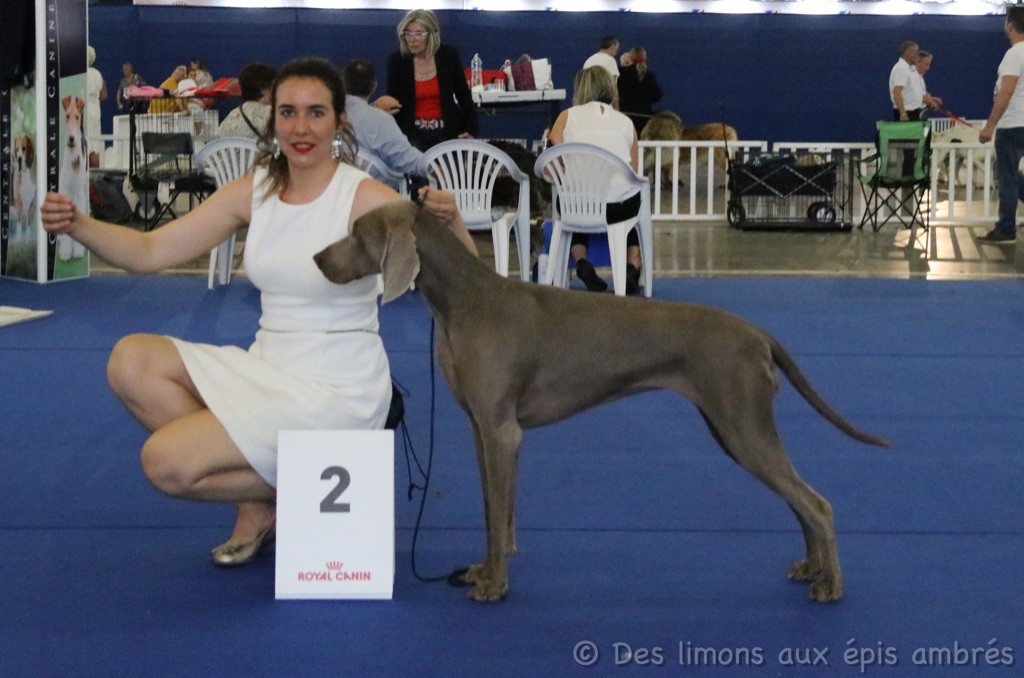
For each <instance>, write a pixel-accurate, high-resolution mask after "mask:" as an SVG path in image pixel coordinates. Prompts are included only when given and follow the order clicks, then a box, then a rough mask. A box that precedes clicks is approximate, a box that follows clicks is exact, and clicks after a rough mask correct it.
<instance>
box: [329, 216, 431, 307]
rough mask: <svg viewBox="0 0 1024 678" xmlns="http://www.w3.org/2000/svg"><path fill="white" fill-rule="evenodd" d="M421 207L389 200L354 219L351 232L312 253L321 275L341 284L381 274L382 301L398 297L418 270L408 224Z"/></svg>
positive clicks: (418, 261)
mask: <svg viewBox="0 0 1024 678" xmlns="http://www.w3.org/2000/svg"><path fill="white" fill-rule="evenodd" d="M420 214H421V210H420V208H419V207H418V206H417V205H416V203H414V202H412V201H407V202H391V203H388V204H386V205H382V206H380V207H378V208H377V209H375V210H373V211H371V212H367V213H366V214H364V215H363V216H361V217H359V218H358V219H356V222H355V223H354V224H353V225H352V232H351V233H349V234H348V235H347V236H345V237H344V238H342V239H341V240H339V241H338V242H336V243H334V244H333V245H329V246H327V247H326V248H324V249H323V250H321V251H320V252H318V253H316V254H315V255H313V260H314V261H315V262H316V265H317V266H318V267H319V268H320V270H321V271H322V272H323V274H324V276H325V277H326V278H327V279H328V280H330V281H331V282H333V283H338V284H339V285H340V284H344V283H347V282H351V281H353V280H358V279H359V278H363V277H365V276H368V275H374V274H376V273H380V274H382V275H383V276H384V295H383V297H382V301H383V303H385V304H386V303H388V302H389V301H391V300H392V299H396V298H397V297H399V296H401V295H402V294H403V293H404V292H405V291H406V290H408V289H409V287H410V285H412V282H413V281H414V280H415V279H416V276H417V275H418V274H419V271H420V258H419V255H418V254H417V253H416V236H414V235H413V233H412V225H413V223H414V222H415V221H416V219H417V218H418V217H419V216H420Z"/></svg>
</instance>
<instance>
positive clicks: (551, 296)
mask: <svg viewBox="0 0 1024 678" xmlns="http://www.w3.org/2000/svg"><path fill="white" fill-rule="evenodd" d="M315 260H316V263H317V265H318V266H319V267H320V269H321V270H322V271H323V273H324V275H326V276H327V278H328V279H330V280H332V281H333V282H336V283H345V282H349V281H351V280H355V279H358V278H361V277H363V276H367V275H373V274H376V273H383V277H384V296H383V301H384V303H387V302H388V301H390V300H392V299H394V298H395V297H398V296H399V295H401V294H402V293H404V292H405V291H406V290H408V289H409V287H410V285H411V284H412V283H413V282H414V281H415V283H416V289H417V290H419V291H420V292H421V293H422V294H423V297H424V299H425V300H426V302H427V304H428V305H429V306H430V310H431V311H432V312H433V314H434V317H435V318H436V320H437V326H436V338H437V360H438V362H439V363H440V365H441V369H442V371H443V372H444V376H445V378H446V380H447V381H448V386H449V387H450V388H451V391H452V394H453V395H454V397H455V400H456V401H457V402H458V403H459V405H460V406H461V407H462V409H464V410H465V411H466V414H468V415H469V421H470V424H471V425H472V428H473V434H474V437H475V439H476V451H477V460H478V461H479V464H480V475H481V479H482V481H483V493H484V512H485V519H486V522H487V555H486V558H485V559H484V562H483V563H480V564H478V565H473V566H471V567H470V568H469V569H468V570H467V572H466V574H465V575H464V578H465V580H466V581H467V583H470V584H472V585H473V588H472V589H471V590H470V592H469V596H470V597H471V598H473V599H475V600H481V601H485V600H498V599H500V598H502V597H504V596H505V594H506V593H507V591H508V557H509V554H510V553H511V552H513V551H514V550H515V528H514V522H513V512H514V504H515V487H516V478H515V474H516V461H517V459H518V456H519V446H520V442H521V441H522V437H523V429H524V428H532V427H535V426H542V425H545V424H550V423H553V422H556V421H559V420H561V419H564V418H566V417H568V416H570V415H572V414H575V413H577V412H580V411H582V410H585V409H587V408H589V407H593V406H595V405H598V404H601V403H605V402H609V401H611V400H615V399H617V398H621V397H622V396H626V395H629V394H632V393H639V392H641V391H647V390H651V389H668V390H670V391H674V392H676V393H678V394H679V395H681V396H683V397H685V398H688V399H689V400H691V401H693V403H694V404H696V406H697V408H698V409H699V410H700V412H701V414H702V415H703V416H704V420H705V421H706V422H707V425H708V427H709V428H710V429H711V434H712V435H713V436H714V438H715V440H717V441H718V443H719V444H720V445H721V446H722V448H723V449H724V450H725V452H726V454H728V455H729V456H730V457H732V458H733V459H734V460H735V461H736V462H738V463H739V464H740V465H741V466H742V467H743V468H745V469H747V470H748V471H749V472H750V473H752V474H753V475H754V476H755V477H756V478H758V479H759V480H760V481H761V482H763V483H764V484H765V485H767V486H768V487H769V488H770V489H771V490H773V491H774V492H775V493H777V494H779V495H780V496H781V497H782V498H783V499H785V500H786V502H787V503H788V504H789V506H790V508H791V509H792V510H793V512H794V513H795V514H796V517H797V520H798V521H799V522H800V527H801V528H802V529H803V535H804V541H805V542H806V546H807V557H806V558H805V559H802V560H799V561H797V562H796V563H794V565H793V566H792V568H791V569H790V571H789V577H790V578H791V579H794V580H798V581H806V582H810V583H811V586H810V589H811V591H810V595H811V597H812V598H813V599H814V600H817V601H821V602H825V601H831V600H838V599H839V598H840V597H841V596H842V593H843V579H842V573H841V571H840V568H839V555H838V552H837V550H836V535H835V528H834V526H833V522H832V507H831V506H830V505H829V503H828V501H826V500H825V499H824V498H823V497H821V496H820V495H819V494H818V493H816V492H815V491H814V490H813V489H812V488H811V487H810V486H809V485H808V484H807V483H805V482H804V481H803V480H802V479H801V478H800V476H798V475H797V473H796V471H795V470H794V469H793V466H792V464H791V463H790V460H789V457H788V456H787V455H786V452H785V450H784V449H783V447H782V443H781V441H780V440H779V436H778V433H777V431H776V428H775V420H774V416H773V414H772V400H773V397H774V395H775V393H776V391H778V389H779V380H778V376H777V374H776V372H775V369H774V368H775V367H778V368H779V369H780V370H781V371H782V373H783V374H785V375H786V377H787V378H788V379H789V381H790V382H791V383H792V384H793V386H794V387H795V388H796V390H797V392H798V393H800V395H801V396H803V398H804V399H805V400H806V401H807V402H808V403H810V405H811V407H813V408H814V409H815V410H817V412H818V413H819V414H821V416H823V417H824V418H825V419H827V420H828V421H830V422H832V424H834V425H835V426H836V427H837V428H838V429H839V430H840V431H842V432H843V433H845V434H847V435H848V436H850V437H852V438H854V439H856V440H859V441H861V442H864V443H869V444H871V445H878V446H880V447H886V446H888V443H887V442H886V441H885V440H882V439H880V438H876V437H874V436H871V435H868V434H866V433H864V432H862V431H859V430H858V429H856V428H855V427H854V426H853V425H852V424H850V423H849V422H847V421H846V420H845V419H844V418H843V417H842V416H840V415H839V414H837V413H836V412H835V411H834V410H833V409H832V408H831V407H829V405H828V404H827V403H826V402H825V401H824V400H823V399H822V398H821V396H820V395H818V393H817V392H815V390H814V389H813V387H812V386H811V385H810V383H809V382H808V381H807V379H806V378H805V377H804V375H803V374H802V373H801V372H800V370H799V368H798V367H797V365H796V363H795V362H794V361H793V359H792V358H791V357H790V356H789V354H788V353H786V352H785V351H784V350H783V349H782V347H781V346H780V345H779V344H778V343H777V342H776V341H775V340H774V339H773V338H772V337H770V336H768V335H767V334H766V333H765V332H763V331H762V330H760V329H758V328H756V327H754V326H752V325H750V324H749V323H747V322H745V321H743V320H741V319H740V318H738V317H736V316H734V315H731V314H729V313H726V312H724V311H720V310H716V309H713V308H707V307H704V306H697V305H694V304H684V303H676V302H666V301H653V300H647V299H627V298H624V297H616V296H614V295H610V294H607V295H605V294H584V293H581V292H570V291H567V290H562V289H556V288H553V287H549V286H545V285H535V284H530V283H524V282H519V281H513V280H508V279H506V278H503V277H501V276H499V275H498V274H496V273H494V272H493V271H491V270H490V269H489V268H488V267H487V266H486V265H485V264H484V263H483V262H481V261H480V260H479V259H478V258H476V257H475V256H473V254H472V253H471V252H470V251H469V250H467V249H466V247H465V246H464V245H463V244H462V243H460V242H459V240H458V239H457V238H456V237H455V235H454V234H452V233H451V232H450V230H449V229H448V228H447V227H446V226H445V225H443V224H441V223H440V222H438V221H437V220H436V219H435V218H433V217H432V216H430V215H429V214H428V213H426V212H424V211H422V210H420V208H419V207H417V206H416V204H414V203H412V202H405V203H398V202H396V203H391V204H388V205H385V206H383V207H380V208H378V209H376V210H374V211H373V212H370V213H368V214H366V215H365V216H363V217H362V218H360V219H358V220H357V221H356V222H355V225H354V226H353V228H352V233H351V234H350V235H349V236H347V237H345V238H343V239H342V240H339V241H338V242H337V243H335V244H333V245H331V246H330V247H327V248H326V249H324V250H323V251H322V252H320V253H318V254H317V255H316V256H315ZM552 337H562V338H568V337H571V338H572V340H571V341H564V342H562V341H552Z"/></svg>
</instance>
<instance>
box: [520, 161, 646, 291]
mask: <svg viewBox="0 0 1024 678" xmlns="http://www.w3.org/2000/svg"><path fill="white" fill-rule="evenodd" d="M533 171H534V173H535V174H536V175H537V176H538V177H541V178H542V179H544V180H545V181H548V182H550V183H551V188H552V198H557V201H556V202H555V203H554V204H555V205H557V207H555V208H554V211H553V214H552V219H551V222H552V232H551V246H550V248H549V250H548V266H547V272H546V274H545V276H544V278H545V279H544V282H545V283H547V284H549V285H557V286H559V287H565V286H566V284H567V283H568V275H567V273H566V272H567V269H568V268H569V245H570V241H571V234H572V233H607V234H608V251H609V254H610V255H611V264H612V281H613V283H614V288H615V294H618V295H620V296H622V295H625V294H626V235H627V234H628V233H629V230H630V229H631V228H633V226H634V225H635V226H636V228H637V233H638V235H639V236H640V253H641V256H642V257H643V266H642V269H641V270H642V271H643V281H644V296H647V297H649V296H651V287H652V285H653V282H654V276H653V275H652V272H651V271H652V267H653V265H654V261H653V259H654V244H653V227H652V224H651V192H650V185H649V182H648V180H647V178H645V177H638V176H637V175H636V173H635V172H634V171H633V169H632V168H631V167H630V166H629V165H628V164H627V163H625V162H623V161H622V159H621V158H619V157H617V156H616V155H615V154H613V153H610V152H608V151H606V150H604V149H603V148H598V147H597V146H592V145H591V144H579V143H567V144H558V145H556V146H552V147H551V148H549V149H547V150H546V151H544V152H543V153H541V154H540V156H539V157H538V158H537V163H536V165H534V168H533ZM615 176H622V177H624V178H625V179H627V180H628V181H629V182H630V183H632V184H634V185H636V186H637V188H639V189H640V212H639V214H637V216H635V217H633V218H632V219H628V220H626V221H620V222H618V223H614V224H609V223H608V217H607V203H608V195H609V187H610V185H611V182H612V178H613V177H615Z"/></svg>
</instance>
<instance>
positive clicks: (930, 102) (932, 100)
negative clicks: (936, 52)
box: [914, 49, 942, 110]
mask: <svg viewBox="0 0 1024 678" xmlns="http://www.w3.org/2000/svg"><path fill="white" fill-rule="evenodd" d="M914 67H915V68H916V69H917V77H919V78H920V79H921V91H922V92H924V105H925V108H927V109H930V110H935V109H937V108H941V107H942V99H940V98H939V97H937V96H935V95H933V94H929V92H928V86H927V85H926V84H925V82H924V75H925V73H927V72H928V71H929V70H931V67H932V53H931V52H926V51H924V50H923V49H922V50H921V51H920V52H918V55H917V63H916V64H914Z"/></svg>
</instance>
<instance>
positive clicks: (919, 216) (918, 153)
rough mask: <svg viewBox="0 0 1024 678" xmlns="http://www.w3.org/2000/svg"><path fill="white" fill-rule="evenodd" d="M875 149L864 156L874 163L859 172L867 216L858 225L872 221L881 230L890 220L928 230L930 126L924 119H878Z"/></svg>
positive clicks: (872, 224)
mask: <svg viewBox="0 0 1024 678" xmlns="http://www.w3.org/2000/svg"><path fill="white" fill-rule="evenodd" d="M875 129H876V136H875V147H876V152H875V154H874V155H871V156H869V157H867V158H863V159H862V160H861V163H862V164H866V165H868V166H873V167H874V171H873V172H872V173H870V174H867V173H861V174H860V177H859V178H860V187H861V191H862V192H863V194H864V205H865V206H864V216H863V217H862V218H861V221H860V226H859V228H864V224H867V223H870V224H871V227H872V228H873V229H874V230H876V231H877V230H878V229H880V228H882V226H885V225H886V224H887V223H889V222H890V221H896V222H899V223H900V224H902V225H903V227H904V228H913V227H914V225H915V224H920V225H921V227H922V228H923V229H924V230H926V231H927V230H928V216H929V214H930V212H931V210H930V209H929V208H926V201H925V195H926V193H927V191H928V190H929V188H930V187H931V127H930V126H929V125H928V123H927V122H925V121H910V122H889V121H885V120H882V121H879V122H877V123H875Z"/></svg>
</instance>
